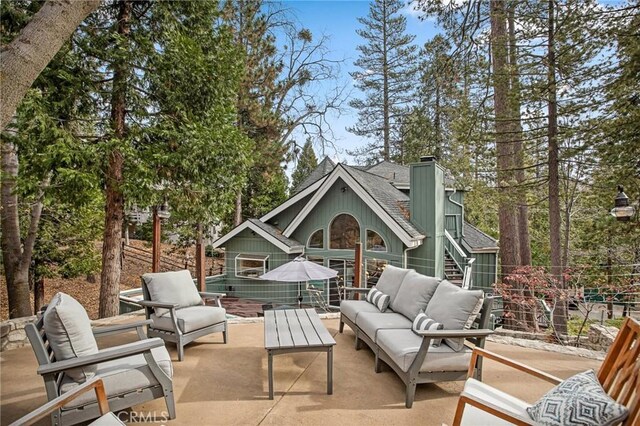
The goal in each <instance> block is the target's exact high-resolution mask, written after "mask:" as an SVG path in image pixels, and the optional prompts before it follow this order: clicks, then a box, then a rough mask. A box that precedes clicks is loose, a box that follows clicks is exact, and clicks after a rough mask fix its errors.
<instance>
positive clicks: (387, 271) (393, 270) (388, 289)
mask: <svg viewBox="0 0 640 426" xmlns="http://www.w3.org/2000/svg"><path fill="white" fill-rule="evenodd" d="M412 270H413V269H403V268H398V267H396V266H393V265H387V266H385V267H384V271H382V274H381V275H380V278H379V279H378V282H377V283H376V288H377V289H378V290H380V291H381V292H383V293H384V294H388V295H389V299H390V303H393V300H394V299H395V298H396V294H398V290H399V289H400V285H401V284H402V280H404V277H405V275H407V274H408V273H409V271H412Z"/></svg>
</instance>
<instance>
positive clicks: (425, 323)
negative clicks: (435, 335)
mask: <svg viewBox="0 0 640 426" xmlns="http://www.w3.org/2000/svg"><path fill="white" fill-rule="evenodd" d="M443 328H444V325H443V324H441V323H439V322H435V321H434V320H432V319H431V318H429V317H428V316H427V315H426V314H425V313H424V312H420V313H419V314H418V315H417V316H416V319H414V320H413V327H412V329H413V332H414V333H416V334H417V333H418V332H419V331H427V330H442V329H443ZM440 343H442V339H432V340H431V346H440Z"/></svg>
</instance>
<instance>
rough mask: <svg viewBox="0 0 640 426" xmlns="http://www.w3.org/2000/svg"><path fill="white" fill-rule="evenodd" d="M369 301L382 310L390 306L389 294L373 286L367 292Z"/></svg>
mask: <svg viewBox="0 0 640 426" xmlns="http://www.w3.org/2000/svg"><path fill="white" fill-rule="evenodd" d="M367 302H369V303H371V304H372V305H374V306H375V307H377V308H378V310H379V311H380V312H384V311H386V310H387V308H388V307H389V295H388V294H384V293H383V292H381V291H380V290H378V289H377V288H375V287H373V288H372V289H371V290H369V293H367Z"/></svg>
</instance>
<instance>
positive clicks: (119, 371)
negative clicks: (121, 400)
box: [60, 346, 173, 408]
mask: <svg viewBox="0 0 640 426" xmlns="http://www.w3.org/2000/svg"><path fill="white" fill-rule="evenodd" d="M151 354H152V355H153V358H154V359H155V360H156V363H157V364H158V366H159V367H160V369H161V370H162V371H163V372H164V373H165V374H166V375H167V376H168V377H173V368H172V365H171V358H170V357H169V353H168V352H167V349H166V348H165V347H163V346H161V347H157V348H153V349H151ZM96 374H97V375H99V376H100V377H101V378H102V380H103V382H104V389H105V391H106V393H107V397H112V396H114V395H121V394H124V393H130V392H131V391H132V390H133V389H144V388H147V387H149V386H153V385H157V384H158V381H157V380H156V378H155V376H154V375H153V373H152V372H151V369H150V368H149V365H148V364H147V361H146V360H145V359H144V355H142V354H140V355H133V356H130V357H126V358H120V359H116V360H113V361H107V362H102V363H100V364H98V365H97V366H96ZM76 386H79V385H78V383H76V382H74V381H73V380H71V379H69V378H67V377H65V378H64V379H63V380H62V383H61V384H60V394H63V393H65V392H69V391H70V390H72V389H73V388H75V387H76ZM95 399H96V398H95V394H94V393H93V392H85V393H83V394H81V395H79V396H78V398H76V399H74V400H73V401H71V402H70V403H69V404H67V405H66V406H65V407H64V408H75V407H80V406H83V405H87V404H90V403H92V402H94V401H95Z"/></svg>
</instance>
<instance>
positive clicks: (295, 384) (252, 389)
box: [0, 317, 600, 426]
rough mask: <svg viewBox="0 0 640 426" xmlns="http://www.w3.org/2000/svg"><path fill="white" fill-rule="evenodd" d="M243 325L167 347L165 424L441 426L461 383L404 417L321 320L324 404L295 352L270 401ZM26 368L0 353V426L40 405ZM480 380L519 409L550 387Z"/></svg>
mask: <svg viewBox="0 0 640 426" xmlns="http://www.w3.org/2000/svg"><path fill="white" fill-rule="evenodd" d="M123 320H124V321H131V320H132V318H131V317H128V318H124V319H123ZM240 321H242V320H240ZM250 321H251V322H247V321H242V322H239V323H232V324H230V326H229V327H230V329H229V343H228V344H226V345H224V344H222V343H221V341H222V339H221V336H220V335H212V336H207V337H204V338H201V339H199V340H198V341H197V342H195V343H193V344H191V345H188V346H187V347H186V349H185V361H183V362H177V354H176V351H175V348H174V347H173V346H172V345H170V346H169V351H170V354H171V356H172V359H173V360H174V364H173V367H174V392H175V395H176V403H177V413H178V414H177V419H176V420H174V421H170V422H168V424H171V425H192V424H203V425H271V424H277V425H296V426H298V425H326V424H344V425H356V424H362V425H371V424H380V425H382V424H384V425H395V424H404V425H411V424H421V425H437V426H440V425H442V424H451V421H452V419H453V415H454V411H455V406H456V402H457V398H458V394H459V393H460V391H461V390H462V382H449V383H440V384H427V385H419V386H418V389H417V393H416V401H415V403H414V405H413V408H412V409H406V408H405V407H404V385H403V384H402V382H401V381H400V379H399V378H398V377H397V376H396V375H395V374H394V373H393V372H392V371H391V370H390V369H385V370H384V371H383V372H382V373H379V374H376V373H375V372H374V370H373V358H374V357H373V353H372V352H371V351H370V350H369V349H367V348H364V349H362V350H359V351H356V350H355V349H354V345H353V342H354V335H353V332H352V331H351V330H349V328H348V327H345V332H344V333H343V334H339V333H338V320H337V319H325V320H323V322H324V324H325V325H326V327H327V328H328V330H329V332H330V333H331V335H333V336H334V338H335V340H336V342H337V344H336V346H335V349H334V371H333V380H334V385H333V386H334V388H333V395H327V392H326V355H325V354H318V353H295V354H287V355H281V356H278V357H277V358H276V359H275V360H274V373H275V399H274V400H269V391H268V382H267V353H266V351H265V349H264V346H263V345H264V332H263V324H262V322H260V321H259V320H257V319H254V320H250ZM133 338H134V335H133V334H127V335H121V336H110V337H106V338H104V339H101V340H100V341H99V343H100V345H101V346H110V345H113V344H120V343H125V342H126V341H129V340H131V339H133ZM487 348H488V349H490V350H493V351H496V352H498V353H501V354H503V355H506V356H509V357H512V358H515V359H517V360H518V361H521V362H525V363H527V364H530V365H532V366H534V367H537V368H541V369H543V370H545V371H548V372H550V373H551V374H554V375H556V376H559V377H563V378H564V377H568V376H571V375H572V374H575V373H577V372H580V371H584V370H587V369H590V368H594V369H597V368H598V366H599V364H600V361H596V360H591V359H587V358H580V357H576V356H570V355H563V354H559V353H552V352H543V351H540V350H535V349H527V348H522V347H517V346H511V345H505V344H498V343H491V342H489V343H488V344H487ZM36 365H37V364H36V361H35V357H34V355H33V352H32V351H31V348H30V347H24V348H21V349H15V350H11V351H7V352H3V353H2V354H1V358H0V385H1V387H0V401H1V402H0V413H1V414H0V416H1V417H0V423H1V424H7V423H9V422H11V421H13V420H15V419H17V418H18V417H20V416H22V415H24V414H26V413H27V412H29V411H30V410H33V409H35V408H37V407H38V406H40V405H41V404H43V403H45V402H46V398H45V393H44V385H43V381H42V379H41V378H40V377H39V376H38V375H37V374H36V372H35V371H36ZM484 371H485V379H486V381H487V382H489V383H492V384H495V385H497V386H498V387H499V388H501V389H503V390H506V391H509V392H510V393H512V394H514V395H516V396H518V397H521V398H523V399H525V400H530V401H534V400H536V399H537V398H539V397H540V396H541V395H542V394H543V393H544V392H545V391H546V390H548V389H549V386H550V385H549V384H547V383H545V382H542V381H539V380H535V379H532V378H530V377H526V376H523V375H522V374H521V373H518V372H515V371H512V370H509V369H507V368H506V367H504V366H499V365H497V364H494V363H491V362H487V364H486V366H485V370H484ZM164 410H165V405H164V400H162V399H159V400H155V401H153V402H151V403H147V404H143V405H140V406H136V407H135V408H134V411H135V412H132V413H123V415H122V416H121V418H122V419H123V420H127V419H128V417H127V416H131V415H136V413H142V414H143V415H145V416H146V415H147V413H149V412H151V413H153V412H155V413H156V414H157V416H158V420H160V421H161V420H162V418H161V416H162V412H163V411H164ZM145 418H146V417H145Z"/></svg>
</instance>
